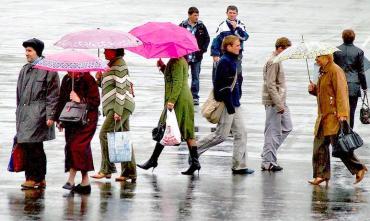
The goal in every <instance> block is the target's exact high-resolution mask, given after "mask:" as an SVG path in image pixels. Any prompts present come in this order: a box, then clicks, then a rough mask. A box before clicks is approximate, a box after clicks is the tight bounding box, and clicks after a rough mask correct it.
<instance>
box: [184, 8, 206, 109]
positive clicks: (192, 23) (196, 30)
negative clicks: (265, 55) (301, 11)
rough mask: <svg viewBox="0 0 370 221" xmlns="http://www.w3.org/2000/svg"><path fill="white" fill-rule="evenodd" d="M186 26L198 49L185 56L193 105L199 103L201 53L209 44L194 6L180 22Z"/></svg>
mask: <svg viewBox="0 0 370 221" xmlns="http://www.w3.org/2000/svg"><path fill="white" fill-rule="evenodd" d="M180 26H181V27H183V28H186V29H187V30H188V31H189V32H190V33H192V34H193V35H194V36H195V38H196V39H197V43H198V47H199V51H196V52H193V53H191V54H189V55H188V56H187V60H188V63H189V66H190V69H191V93H192V95H193V101H194V105H199V74H200V69H201V63H202V59H203V54H204V53H205V52H206V51H207V48H208V45H209V41H210V39H209V34H208V31H207V28H206V26H205V25H204V24H203V22H202V21H200V20H199V10H198V9H197V8H196V7H190V8H189V10H188V19H186V20H184V21H183V22H181V24H180Z"/></svg>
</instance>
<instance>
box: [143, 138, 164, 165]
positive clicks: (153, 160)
mask: <svg viewBox="0 0 370 221" xmlns="http://www.w3.org/2000/svg"><path fill="white" fill-rule="evenodd" d="M163 148H164V146H163V145H162V144H160V143H159V142H157V143H156V145H155V148H154V151H153V153H152V156H151V157H150V158H149V160H148V161H146V162H145V163H144V164H141V165H140V164H137V166H138V167H140V168H141V169H144V170H147V169H149V168H151V167H153V170H154V168H156V167H157V166H158V157H159V155H161V153H162V150H163Z"/></svg>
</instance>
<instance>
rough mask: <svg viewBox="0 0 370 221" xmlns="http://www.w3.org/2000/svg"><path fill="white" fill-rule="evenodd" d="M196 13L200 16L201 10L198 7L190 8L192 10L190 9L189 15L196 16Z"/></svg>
mask: <svg viewBox="0 0 370 221" xmlns="http://www.w3.org/2000/svg"><path fill="white" fill-rule="evenodd" d="M194 13H197V14H199V10H198V9H197V8H196V7H190V8H189V9H188V15H192V14H194Z"/></svg>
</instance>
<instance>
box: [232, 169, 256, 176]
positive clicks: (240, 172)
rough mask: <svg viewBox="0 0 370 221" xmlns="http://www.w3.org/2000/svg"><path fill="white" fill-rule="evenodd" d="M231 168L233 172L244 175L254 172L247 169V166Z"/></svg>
mask: <svg viewBox="0 0 370 221" xmlns="http://www.w3.org/2000/svg"><path fill="white" fill-rule="evenodd" d="M231 170H232V171H233V174H242V175H246V174H252V173H254V170H251V169H248V168H245V169H240V170H234V169H231Z"/></svg>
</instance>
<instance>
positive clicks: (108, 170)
mask: <svg viewBox="0 0 370 221" xmlns="http://www.w3.org/2000/svg"><path fill="white" fill-rule="evenodd" d="M113 115H114V111H109V112H108V114H107V116H106V118H105V120H104V123H103V125H102V127H101V129H100V134H99V138H100V145H101V155H102V159H101V166H100V171H99V173H101V174H105V175H107V174H112V173H115V172H117V171H116V167H115V165H114V164H113V163H111V162H110V161H109V153H108V138H107V136H108V135H107V134H108V133H109V132H113V131H114V125H115V124H114V119H113Z"/></svg>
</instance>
